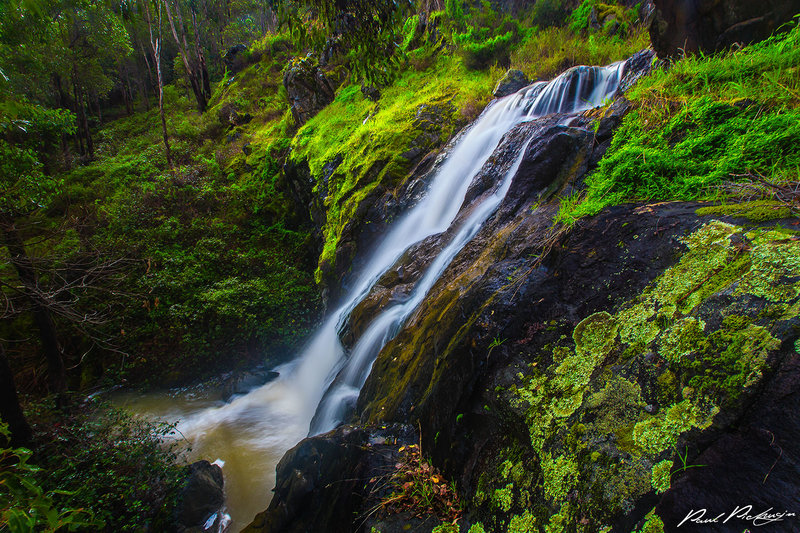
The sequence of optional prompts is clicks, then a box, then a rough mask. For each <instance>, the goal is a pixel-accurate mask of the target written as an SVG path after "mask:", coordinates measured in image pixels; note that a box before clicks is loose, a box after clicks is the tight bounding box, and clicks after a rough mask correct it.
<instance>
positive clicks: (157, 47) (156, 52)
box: [145, 3, 172, 168]
mask: <svg viewBox="0 0 800 533" xmlns="http://www.w3.org/2000/svg"><path fill="white" fill-rule="evenodd" d="M145 6H146V12H147V26H148V28H149V29H150V46H152V48H153V57H154V58H155V63H156V77H157V78H158V112H159V114H160V115H161V133H162V134H163V136H164V148H165V149H166V156H167V164H168V165H169V167H170V168H172V154H171V153H170V149H169V136H168V135H167V119H166V117H165V116H164V81H163V79H162V77H161V4H160V3H159V4H158V38H157V39H154V38H153V19H152V17H151V16H150V8H149V7H147V4H145Z"/></svg>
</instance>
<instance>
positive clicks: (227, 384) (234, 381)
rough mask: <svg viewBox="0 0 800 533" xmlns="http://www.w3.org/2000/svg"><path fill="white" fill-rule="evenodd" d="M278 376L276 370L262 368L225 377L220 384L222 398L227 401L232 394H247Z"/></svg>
mask: <svg viewBox="0 0 800 533" xmlns="http://www.w3.org/2000/svg"><path fill="white" fill-rule="evenodd" d="M279 376H280V374H279V373H278V372H274V371H272V370H267V369H263V368H262V369H257V370H251V371H249V372H243V373H238V374H236V375H233V376H231V377H229V378H227V379H226V380H225V381H224V383H223V385H222V399H223V401H226V402H228V401H230V400H231V399H232V398H233V397H234V396H237V395H239V394H247V393H248V392H250V391H251V390H253V389H256V388H258V387H260V386H262V385H265V384H266V383H269V382H270V381H273V380H275V379H277V378H278V377H279Z"/></svg>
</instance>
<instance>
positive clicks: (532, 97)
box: [300, 62, 625, 435]
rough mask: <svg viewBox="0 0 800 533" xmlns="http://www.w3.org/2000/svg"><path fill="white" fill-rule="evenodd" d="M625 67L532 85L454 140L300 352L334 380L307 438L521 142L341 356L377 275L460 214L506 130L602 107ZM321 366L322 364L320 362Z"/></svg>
mask: <svg viewBox="0 0 800 533" xmlns="http://www.w3.org/2000/svg"><path fill="white" fill-rule="evenodd" d="M624 68H625V63H624V62H620V63H616V64H614V65H610V66H608V67H576V68H573V69H570V70H568V71H567V72H565V73H564V74H562V75H561V76H558V77H557V78H556V79H554V80H553V81H552V82H550V83H545V82H539V83H536V84H534V85H532V86H530V87H528V88H526V89H523V90H521V91H519V92H518V93H516V94H514V95H510V96H508V97H506V98H505V99H502V100H500V101H497V102H495V104H494V105H492V106H490V107H489V108H488V109H487V110H486V111H484V113H483V114H482V115H481V116H480V117H479V118H478V120H477V121H476V122H475V124H474V125H473V127H472V128H471V129H470V130H469V131H468V132H467V134H466V135H465V136H464V137H463V138H461V139H460V140H459V141H458V143H457V145H456V146H455V147H454V149H453V151H452V152H451V153H450V154H449V155H448V156H447V160H446V161H445V163H444V164H443V165H442V166H441V168H440V169H439V170H438V172H437V174H436V176H435V177H434V178H433V180H432V181H431V184H430V189H429V191H428V194H427V195H426V196H425V198H423V199H422V200H421V201H420V202H419V203H418V204H417V205H416V206H415V207H414V208H413V209H411V210H410V211H409V213H408V214H407V215H405V217H403V218H402V219H401V220H400V221H398V222H397V223H396V224H395V225H394V226H393V227H392V228H391V229H390V230H389V231H388V233H387V235H386V236H385V237H384V239H383V240H382V241H381V243H380V244H379V246H378V247H377V249H376V250H375V251H374V252H373V254H372V256H371V257H370V259H369V260H368V261H367V266H366V267H365V268H364V269H363V270H362V272H361V273H360V275H359V277H358V278H357V281H356V283H355V284H354V285H355V288H354V290H353V291H351V292H350V294H349V295H348V296H347V298H346V299H345V302H344V304H343V305H341V306H340V307H339V308H338V309H337V310H336V312H335V313H333V314H332V315H331V317H330V318H329V319H328V321H329V322H330V323H331V324H336V327H333V328H330V327H329V325H328V324H326V327H323V329H322V330H321V332H320V333H321V334H322V333H323V332H324V334H325V335H330V336H326V337H325V339H324V341H322V343H321V344H324V345H320V344H318V343H317V342H315V343H314V345H315V347H317V348H318V349H320V350H321V352H310V351H307V352H306V353H305V354H304V356H303V359H302V361H301V363H300V365H301V371H303V370H305V371H306V372H305V375H304V378H311V381H312V382H313V383H314V384H315V386H316V385H318V384H320V383H323V384H324V385H323V386H325V387H327V386H328V385H331V384H332V383H334V380H336V381H335V383H334V385H333V386H332V387H331V388H329V389H328V390H327V392H326V393H325V395H324V397H322V396H320V395H321V392H322V391H320V390H319V389H316V390H314V391H309V397H310V398H311V399H312V401H311V403H317V402H319V405H318V407H317V410H316V414H315V416H314V418H313V420H312V424H311V428H310V433H309V434H310V435H315V434H318V433H324V432H326V431H329V430H331V429H333V428H334V427H336V426H337V425H338V424H339V423H341V421H342V416H343V415H344V414H345V413H346V409H347V405H348V404H352V403H354V402H355V400H356V398H357V397H358V393H359V391H360V390H361V387H362V386H363V385H364V382H365V381H366V380H367V377H368V376H369V372H370V370H371V368H372V364H373V363H374V361H375V358H376V357H377V356H378V352H380V350H381V348H383V346H385V345H386V343H387V342H389V341H390V340H391V339H392V338H394V336H395V335H396V334H397V332H398V331H399V330H400V328H401V327H402V325H403V323H404V322H405V320H406V319H407V318H408V317H409V315H410V314H411V313H412V312H413V311H414V310H415V309H416V308H417V306H418V305H419V304H420V303H421V302H422V300H423V299H424V298H425V295H426V294H427V293H428V291H429V290H430V288H431V287H432V286H433V284H434V283H435V282H436V280H437V279H439V276H440V275H441V274H442V272H444V270H445V269H446V268H447V266H448V265H449V264H450V261H451V260H452V259H453V258H454V257H455V256H456V254H457V253H458V252H459V251H461V249H462V248H463V247H464V245H465V244H466V243H467V242H469V241H470V239H472V237H474V236H475V234H476V233H477V232H478V230H479V229H480V228H481V226H482V225H483V222H484V221H486V219H487V218H488V217H489V216H490V215H491V214H492V213H493V212H494V210H495V209H496V208H497V206H498V205H500V202H502V200H503V198H504V197H505V194H506V192H508V188H509V186H510V184H511V179H512V178H513V177H514V175H515V174H516V172H517V170H518V169H519V165H520V163H521V162H522V157H523V155H524V153H525V150H526V149H527V144H526V145H525V147H524V148H523V149H522V150H521V151H520V154H519V156H518V158H517V160H516V161H515V162H514V164H513V165H512V167H511V168H510V169H509V171H508V172H507V173H506V175H505V176H504V177H503V179H502V181H501V184H500V187H499V188H498V190H497V191H496V192H495V193H494V194H493V195H491V196H490V197H489V198H487V199H485V200H483V202H482V203H481V205H480V206H477V207H476V208H475V210H474V212H473V213H472V214H471V215H470V216H469V218H468V219H467V220H466V221H465V222H464V223H463V224H462V226H461V227H460V228H459V229H458V230H457V232H456V233H455V236H454V237H453V239H452V240H451V241H450V242H449V243H448V244H447V245H446V246H445V247H444V249H443V250H442V251H441V252H440V253H439V255H438V256H437V257H436V258H435V259H434V261H433V262H432V264H431V265H430V266H429V267H428V269H427V270H426V271H425V273H424V274H423V276H422V278H421V279H420V280H419V281H418V282H417V283H416V285H415V286H414V289H413V290H412V292H411V294H410V296H409V297H408V299H406V300H405V301H404V302H402V303H397V304H394V305H390V306H388V307H386V308H385V309H383V310H381V312H380V314H379V315H378V316H377V317H376V318H375V319H374V320H373V321H372V323H371V324H370V325H369V327H368V328H367V329H366V331H365V332H364V333H363V334H362V335H361V338H360V339H359V340H358V341H357V342H356V344H355V346H354V347H353V349H352V352H351V353H350V354H349V356H345V354H344V349H343V348H342V346H341V343H340V341H339V339H338V336H336V333H337V331H338V329H339V328H340V327H341V326H342V325H343V323H344V321H346V319H347V317H348V316H349V314H350V312H352V310H353V308H354V307H355V306H356V305H357V304H358V303H359V302H360V301H361V300H362V299H363V298H365V297H366V296H367V294H368V293H369V290H370V289H371V288H372V286H373V285H374V284H375V282H376V281H377V280H378V279H379V278H380V276H381V275H383V274H384V273H385V272H386V271H387V270H388V269H389V268H391V267H392V266H393V265H394V264H395V263H396V262H397V260H398V259H399V258H400V257H401V256H402V254H403V253H404V252H405V251H406V250H407V249H408V248H409V247H411V246H412V245H414V244H416V243H417V242H419V241H421V240H422V239H424V238H426V237H429V236H431V235H435V234H437V233H441V232H443V231H445V230H447V229H448V228H449V227H450V224H452V223H453V221H454V220H455V218H456V215H457V214H458V212H459V211H460V209H461V205H462V202H463V201H464V197H465V195H466V193H467V189H468V188H469V186H470V184H471V183H472V179H473V178H474V177H475V176H476V175H477V173H478V172H479V171H480V170H481V168H482V167H483V165H484V164H485V163H486V161H487V159H488V158H489V156H491V154H492V153H493V152H494V150H495V148H497V145H498V144H499V143H500V140H501V139H502V137H503V135H505V134H506V133H507V132H508V131H509V130H511V128H513V127H514V126H516V125H517V124H519V123H520V122H523V121H525V120H531V119H533V118H536V117H540V116H545V115H549V114H552V113H567V112H577V111H581V110H585V109H589V108H592V107H595V106H597V105H599V104H601V103H603V100H605V99H607V98H610V97H612V96H613V95H614V93H615V92H616V90H617V87H618V85H619V82H620V80H621V78H622V74H623V71H624ZM319 340H322V339H319ZM323 360H324V361H325V363H326V365H325V366H323V365H321V364H320V363H321V361H323ZM325 369H329V370H328V373H327V374H326V375H325V377H324V380H321V378H322V375H321V374H322V372H324V371H325Z"/></svg>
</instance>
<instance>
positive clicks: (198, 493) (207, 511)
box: [175, 461, 225, 531]
mask: <svg viewBox="0 0 800 533" xmlns="http://www.w3.org/2000/svg"><path fill="white" fill-rule="evenodd" d="M188 469H189V474H188V477H187V479H186V484H185V485H184V486H183V489H182V490H181V493H180V496H179V498H178V505H177V507H176V508H175V519H176V520H175V521H176V523H177V526H178V527H177V529H178V531H187V530H191V529H193V528H202V527H203V526H204V525H205V524H206V522H207V521H208V520H209V519H210V518H211V517H212V516H213V515H214V514H216V513H219V514H220V515H221V513H220V510H221V509H222V506H223V505H224V504H225V494H224V492H223V486H224V483H225V482H224V479H223V477H222V469H221V468H220V467H219V466H217V465H215V464H211V463H209V462H208V461H197V462H196V463H192V464H191V465H189V467H188Z"/></svg>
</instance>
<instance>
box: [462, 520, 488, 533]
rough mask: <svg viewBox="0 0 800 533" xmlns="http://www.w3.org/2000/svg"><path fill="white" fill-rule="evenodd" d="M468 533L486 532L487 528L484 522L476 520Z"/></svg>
mask: <svg viewBox="0 0 800 533" xmlns="http://www.w3.org/2000/svg"><path fill="white" fill-rule="evenodd" d="M467 533H486V530H485V529H484V528H483V524H482V523H480V522H475V523H474V524H472V525H471V526H470V527H469V531H468V532H467Z"/></svg>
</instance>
